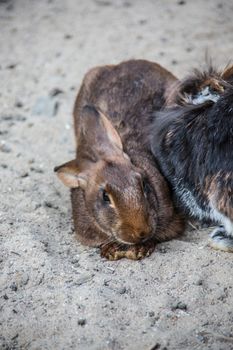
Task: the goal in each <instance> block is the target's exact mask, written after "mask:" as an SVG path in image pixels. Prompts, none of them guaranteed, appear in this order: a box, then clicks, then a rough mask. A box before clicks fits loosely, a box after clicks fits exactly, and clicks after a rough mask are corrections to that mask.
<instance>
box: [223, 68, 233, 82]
mask: <svg viewBox="0 0 233 350" xmlns="http://www.w3.org/2000/svg"><path fill="white" fill-rule="evenodd" d="M222 78H223V79H224V80H228V79H232V78H233V65H228V66H227V67H226V68H225V69H224V71H223V73H222Z"/></svg>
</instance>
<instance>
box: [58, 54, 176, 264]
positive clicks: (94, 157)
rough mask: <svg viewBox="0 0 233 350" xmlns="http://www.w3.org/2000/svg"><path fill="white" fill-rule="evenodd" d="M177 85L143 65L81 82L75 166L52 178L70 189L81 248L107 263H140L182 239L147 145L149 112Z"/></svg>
mask: <svg viewBox="0 0 233 350" xmlns="http://www.w3.org/2000/svg"><path fill="white" fill-rule="evenodd" d="M175 80H176V78H175V77H174V76H173V75H172V74H171V73H169V72H168V71H166V70H165V69H163V68H162V67H160V66H159V65H158V64H156V63H152V62H148V61H144V60H131V61H128V62H123V63H121V64H119V65H116V66H104V67H97V68H94V69H92V70H90V71H89V72H88V73H87V74H86V76H85V77H84V80H83V83H82V86H81V88H80V91H79V94H78V96H77V99H76V102H75V107H74V127H75V136H76V141H77V152H76V158H75V159H74V160H72V161H70V162H68V163H66V164H63V165H61V166H59V167H56V168H55V171H56V172H57V175H58V177H59V178H60V179H61V180H62V182H63V183H64V184H65V185H66V186H68V187H70V188H71V201H72V207H73V219H74V226H75V230H76V233H77V235H78V238H79V240H80V241H81V242H82V243H83V244H86V245H90V246H99V247H100V249H101V255H102V256H104V257H106V258H107V259H110V260H117V259H120V258H123V257H127V258H129V259H140V258H142V257H145V256H148V255H149V254H150V253H151V252H152V251H153V250H154V247H155V243H156V242H160V241H163V240H167V239H170V238H173V237H175V236H177V235H178V234H179V233H181V232H182V231H183V221H182V220H181V218H180V217H179V216H178V215H177V213H176V212H175V210H174V207H173V204H172V201H171V197H170V193H169V189H168V186H167V183H166V181H165V180H164V178H163V177H162V176H161V174H160V172H159V171H158V168H157V164H156V163H155V160H154V157H153V156H152V153H151V151H150V145H149V143H148V142H147V141H146V140H147V135H146V134H147V132H148V128H149V126H150V124H151V112H152V111H154V110H159V109H160V108H161V107H162V106H163V104H164V101H165V98H166V96H165V95H166V92H167V91H168V90H169V86H170V85H171V83H173V82H174V81H175Z"/></svg>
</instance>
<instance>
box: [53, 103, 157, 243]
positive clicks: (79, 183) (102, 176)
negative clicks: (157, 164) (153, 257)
mask: <svg viewBox="0 0 233 350" xmlns="http://www.w3.org/2000/svg"><path fill="white" fill-rule="evenodd" d="M78 133H79V134H78V137H77V139H78V145H77V156H76V159H74V160H72V161H70V162H68V163H65V164H63V165H61V166H58V167H56V168H55V171H56V172H57V175H58V177H59V178H60V180H61V181H62V182H63V183H64V184H65V185H66V186H68V187H70V188H75V189H76V188H79V189H81V190H82V191H83V196H84V202H85V208H86V211H87V212H88V217H89V218H90V220H91V222H92V225H94V227H95V228H96V229H97V231H101V232H102V233H104V234H105V236H107V237H112V238H114V239H116V240H118V241H119V242H122V243H126V244H135V243H138V242H140V241H143V240H146V239H148V238H149V237H150V236H151V235H152V233H153V232H152V228H153V230H154V229H155V227H156V216H155V217H153V218H152V217H151V215H150V211H149V205H148V201H147V192H148V190H149V189H148V185H147V182H146V179H144V174H143V173H142V170H141V169H138V168H137V167H135V166H134V165H133V164H132V163H131V160H130V159H129V157H128V155H127V154H125V153H124V151H123V146H122V142H121V138H120V136H119V134H118V132H117V131H116V129H115V128H114V127H113V125H112V124H111V122H110V121H109V119H108V118H107V117H106V116H105V115H104V114H103V113H102V112H101V111H100V110H97V109H95V108H94V107H92V106H85V107H84V108H83V109H82V111H81V113H80V119H79V125H78ZM77 205H78V204H77ZM74 215H76V214H75V211H74Z"/></svg>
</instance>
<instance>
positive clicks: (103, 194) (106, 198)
mask: <svg viewBox="0 0 233 350" xmlns="http://www.w3.org/2000/svg"><path fill="white" fill-rule="evenodd" d="M102 198H103V201H104V202H105V203H110V198H109V195H108V194H107V192H106V191H105V190H103V192H102Z"/></svg>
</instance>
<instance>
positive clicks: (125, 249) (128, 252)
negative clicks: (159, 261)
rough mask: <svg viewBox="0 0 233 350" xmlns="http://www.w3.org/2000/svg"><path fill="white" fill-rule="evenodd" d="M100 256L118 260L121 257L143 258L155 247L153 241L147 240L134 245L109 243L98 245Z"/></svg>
mask: <svg viewBox="0 0 233 350" xmlns="http://www.w3.org/2000/svg"><path fill="white" fill-rule="evenodd" d="M100 249H101V257H103V258H106V259H108V260H119V259H122V258H126V259H131V260H140V259H143V258H145V257H147V256H149V255H151V253H153V251H154V249H155V242H153V241H151V240H150V241H147V242H144V243H140V244H135V245H123V244H121V243H117V242H114V243H109V244H107V245H104V246H102V247H100Z"/></svg>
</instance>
